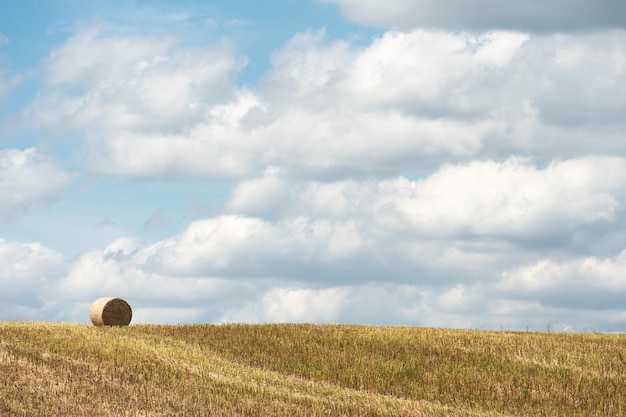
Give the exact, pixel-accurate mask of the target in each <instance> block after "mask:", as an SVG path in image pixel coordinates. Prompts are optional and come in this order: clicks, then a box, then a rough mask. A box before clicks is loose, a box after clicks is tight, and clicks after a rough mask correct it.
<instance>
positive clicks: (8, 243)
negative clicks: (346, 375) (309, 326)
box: [0, 0, 626, 332]
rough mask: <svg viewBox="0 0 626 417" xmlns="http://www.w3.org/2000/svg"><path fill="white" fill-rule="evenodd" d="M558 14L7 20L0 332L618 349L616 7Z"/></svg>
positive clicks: (621, 291)
mask: <svg viewBox="0 0 626 417" xmlns="http://www.w3.org/2000/svg"><path fill="white" fill-rule="evenodd" d="M566 3H567V5H566V4H565V3H564V0H550V1H544V2H541V3H538V2H534V1H530V0H512V1H509V2H507V7H505V8H503V7H500V6H499V3H498V2H497V1H494V0H480V1H478V2H475V3H472V7H471V8H470V7H468V6H467V4H466V3H465V2H462V1H456V0H450V2H449V4H448V5H447V6H446V7H442V3H441V2H435V1H434V0H386V1H382V0H359V1H357V0H315V1H314V0H311V1H304V0H302V1H287V0H283V1H279V0H275V1H271V2H251V1H244V0H240V1H231V2H211V1H208V2H206V1H205V2H199V1H198V2H193V1H187V2H177V3H176V4H174V3H171V2H156V1H135V2H118V3H116V7H110V6H106V7H105V6H103V5H102V3H100V2H83V1H74V0H67V1H61V0H59V1H49V2H44V3H41V2H35V1H25V2H20V3H19V4H17V3H9V2H4V3H1V4H0V139H1V140H0V168H1V169H0V192H1V193H2V195H3V196H4V198H3V199H2V200H1V201H0V271H2V272H0V284H2V285H1V287H0V305H1V306H2V307H0V319H5V320H15V319H28V320H53V321H73V322H86V321H87V320H88V315H87V311H88V307H89V304H90V303H91V302H92V301H93V300H95V299H96V298H98V297H101V296H120V297H124V298H125V299H127V300H128V301H129V302H130V304H131V305H132V306H133V308H134V312H135V318H134V321H135V322H137V323H193V322H208V323H221V322H229V321H243V322H316V323H328V322H342V323H348V322H349V323H369V324H409V325H422V326H437V327H460V328H495V329H499V328H505V329H526V328H531V329H536V330H543V329H545V328H547V326H550V327H551V328H553V329H563V330H596V331H619V332H623V331H626V304H625V303H624V301H623V300H625V299H626V280H625V279H624V278H623V277H624V276H626V251H625V250H626V227H625V226H626V222H625V220H626V217H625V215H624V202H625V198H626V175H625V174H626V137H625V136H624V133H623V132H625V131H626V126H625V123H626V122H625V121H624V117H623V115H624V114H626V101H624V99H623V97H626V47H625V45H626V18H624V17H623V16H626V11H625V10H624V7H625V6H624V5H623V4H622V2H620V1H615V0H604V1H603V2H601V4H600V3H598V2H593V1H591V0H574V1H569V2H566ZM448 6H449V7H448ZM565 6H567V7H565Z"/></svg>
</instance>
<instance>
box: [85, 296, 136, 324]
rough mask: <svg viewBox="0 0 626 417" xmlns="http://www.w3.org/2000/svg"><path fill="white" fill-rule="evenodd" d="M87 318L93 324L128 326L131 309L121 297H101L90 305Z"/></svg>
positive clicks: (131, 313) (131, 315)
mask: <svg viewBox="0 0 626 417" xmlns="http://www.w3.org/2000/svg"><path fill="white" fill-rule="evenodd" d="M89 318H90V319H91V322H92V323H93V324H94V326H128V324H129V323H130V320H131V319H132V318H133V310H131V308H130V305H129V304H128V303H127V302H126V301H124V300H122V299H121V298H117V297H102V298H98V299H97V300H96V301H94V302H93V304H92V305H91V308H90V309H89Z"/></svg>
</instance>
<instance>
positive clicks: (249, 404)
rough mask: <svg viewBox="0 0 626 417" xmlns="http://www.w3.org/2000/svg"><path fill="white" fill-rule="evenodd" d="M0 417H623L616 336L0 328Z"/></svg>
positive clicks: (624, 338)
mask: <svg viewBox="0 0 626 417" xmlns="http://www.w3.org/2000/svg"><path fill="white" fill-rule="evenodd" d="M0 416H37V417H43V416H54V417H57V416H69V417H74V416H75V417H83V416H91V417H93V416H164V417H165V416H551V417H553V416H567V417H571V416H611V417H615V416H626V335H603V334H591V333H590V334H566V333H531V332H491V331H479V330H443V329H428V328H412V327H372V326H345V325H328V326H315V325H292V324H285V325H235V324H233V325H220V326H213V325H192V326H155V325H132V326H129V327H125V328H107V327H105V328H96V327H93V326H90V325H78V324H52V323H39V322H38V323H31V322H0Z"/></svg>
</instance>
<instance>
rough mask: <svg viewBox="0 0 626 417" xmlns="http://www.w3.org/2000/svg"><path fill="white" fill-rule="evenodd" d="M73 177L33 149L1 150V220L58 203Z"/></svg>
mask: <svg viewBox="0 0 626 417" xmlns="http://www.w3.org/2000/svg"><path fill="white" fill-rule="evenodd" d="M72 177H73V175H72V174H70V173H69V172H67V171H65V170H64V169H63V168H62V167H61V166H59V165H58V164H57V163H55V162H54V161H52V160H51V159H50V158H48V157H46V156H45V155H43V154H41V152H39V151H38V150H36V149H34V148H29V149H25V150H23V151H22V150H18V149H2V150H0V195H2V200H1V201H0V219H1V218H10V217H12V216H14V215H17V214H20V213H22V212H24V211H26V210H28V209H29V208H31V207H32V206H36V205H39V204H45V203H51V202H53V201H55V200H56V199H57V198H58V197H59V195H60V193H61V192H62V190H63V189H64V188H65V187H66V186H67V185H68V184H69V183H70V182H71V180H72Z"/></svg>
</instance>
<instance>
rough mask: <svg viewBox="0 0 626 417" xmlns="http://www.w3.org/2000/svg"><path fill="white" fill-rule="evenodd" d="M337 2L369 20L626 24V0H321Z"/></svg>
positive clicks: (558, 26) (515, 25) (563, 26)
mask: <svg viewBox="0 0 626 417" xmlns="http://www.w3.org/2000/svg"><path fill="white" fill-rule="evenodd" d="M319 1H321V2H325V3H333V4H337V5H339V6H340V7H341V10H342V11H343V13H344V14H345V16H346V17H347V18H348V19H350V20H353V21H356V22H359V23H364V24H368V25H376V26H387V27H402V28H409V27H417V26H420V27H438V28H449V29H452V30H455V29H456V30H458V29H468V28H469V29H493V28H506V29H522V30H538V31H546V30H551V31H563V30H580V29H589V28H596V27H624V26H625V25H626V22H625V21H624V18H623V16H624V15H625V13H626V6H624V3H623V2H621V1H620V0H604V1H602V2H600V3H598V2H596V1H593V0H546V1H541V2H529V1H527V0H509V1H507V2H502V1H499V0H478V1H473V2H466V1H463V0H451V1H447V2H445V3H443V2H440V1H436V0H319Z"/></svg>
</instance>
